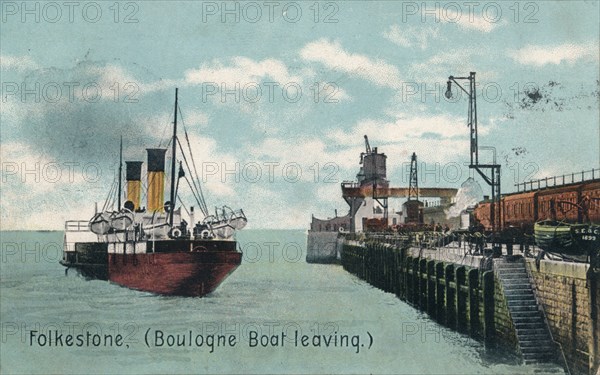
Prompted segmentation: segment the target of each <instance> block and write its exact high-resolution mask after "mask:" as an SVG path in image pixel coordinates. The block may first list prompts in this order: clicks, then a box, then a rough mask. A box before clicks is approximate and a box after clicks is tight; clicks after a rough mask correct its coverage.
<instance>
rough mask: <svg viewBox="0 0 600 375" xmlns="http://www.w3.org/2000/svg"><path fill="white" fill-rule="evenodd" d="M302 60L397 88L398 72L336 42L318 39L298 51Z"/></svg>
mask: <svg viewBox="0 0 600 375" xmlns="http://www.w3.org/2000/svg"><path fill="white" fill-rule="evenodd" d="M300 56H301V57H302V59H304V60H306V61H310V62H318V63H321V64H323V65H325V66H326V67H328V68H330V69H332V70H335V71H339V72H343V73H346V74H348V75H354V76H357V77H360V78H363V79H366V80H368V81H370V82H373V83H375V84H376V85H378V86H385V87H392V88H395V87H399V86H400V84H401V79H400V72H399V71H398V69H397V68H396V67H395V66H394V65H391V64H388V63H387V62H385V61H383V60H379V59H377V60H375V59H372V58H370V57H368V56H365V55H361V54H356V53H351V52H347V51H346V50H344V49H343V47H342V46H341V44H340V43H339V42H338V41H333V42H332V41H330V40H328V39H319V40H317V41H314V42H310V43H308V44H306V45H305V46H304V47H303V48H302V50H301V51H300Z"/></svg>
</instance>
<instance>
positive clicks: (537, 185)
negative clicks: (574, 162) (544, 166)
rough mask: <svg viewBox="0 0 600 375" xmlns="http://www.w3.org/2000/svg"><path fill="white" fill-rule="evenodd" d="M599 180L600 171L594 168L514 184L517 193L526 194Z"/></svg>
mask: <svg viewBox="0 0 600 375" xmlns="http://www.w3.org/2000/svg"><path fill="white" fill-rule="evenodd" d="M598 178H600V169H599V168H594V169H590V170H589V171H581V172H573V173H571V174H563V175H562V176H552V177H546V178H540V179H538V180H531V181H525V182H520V183H518V184H515V187H516V188H517V192H527V191H533V190H540V189H546V188H550V187H558V186H564V185H569V184H575V183H578V182H586V181H592V180H595V179H598Z"/></svg>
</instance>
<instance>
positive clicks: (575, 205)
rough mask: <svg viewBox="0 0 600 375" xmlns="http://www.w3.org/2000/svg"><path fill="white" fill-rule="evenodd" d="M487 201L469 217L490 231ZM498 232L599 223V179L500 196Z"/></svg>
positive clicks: (527, 230)
mask: <svg viewBox="0 0 600 375" xmlns="http://www.w3.org/2000/svg"><path fill="white" fill-rule="evenodd" d="M491 203H492V202H491V201H490V200H484V201H482V202H480V203H479V204H478V205H477V207H476V208H475V209H474V211H473V217H474V219H475V220H476V222H478V223H479V224H480V225H481V226H483V228H485V230H486V231H491V230H492V223H491V221H490V214H491ZM494 209H495V212H496V215H499V217H500V229H501V230H503V231H506V230H510V229H513V230H514V229H517V230H518V231H520V232H522V233H525V234H532V233H533V230H534V225H535V223H536V222H540V221H543V220H554V221H562V222H567V223H596V224H597V223H600V179H593V180H588V181H584V182H579V183H572V184H565V185H561V186H552V187H547V188H543V189H538V190H530V191H525V192H518V193H512V194H507V195H504V196H503V197H502V198H501V199H500V204H499V205H495V207H494Z"/></svg>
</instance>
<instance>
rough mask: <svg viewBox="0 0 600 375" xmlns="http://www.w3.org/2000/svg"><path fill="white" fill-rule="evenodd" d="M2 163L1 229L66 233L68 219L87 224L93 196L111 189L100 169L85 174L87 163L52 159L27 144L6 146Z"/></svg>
mask: <svg viewBox="0 0 600 375" xmlns="http://www.w3.org/2000/svg"><path fill="white" fill-rule="evenodd" d="M0 159H1V160H2V190H1V191H0V200H1V201H2V205H0V206H1V207H0V217H1V218H2V230H12V229H19V230H38V229H62V228H63V225H64V222H65V221H66V220H74V219H82V220H86V219H88V218H89V216H86V215H90V216H91V214H93V209H94V205H93V203H92V200H93V198H91V197H100V196H105V194H106V191H107V189H108V188H107V187H106V186H103V184H102V183H100V181H99V180H101V179H102V177H105V178H104V179H106V178H108V179H112V177H111V173H112V172H111V171H107V170H102V169H101V168H100V167H99V166H97V165H95V166H92V167H94V168H91V169H85V170H84V169H83V164H84V163H80V162H77V161H71V162H65V161H58V160H53V159H52V158H49V157H48V156H47V155H44V154H41V153H40V152H38V151H36V150H34V149H33V148H32V147H31V146H29V145H27V144H25V143H22V142H9V143H4V144H2V148H1V150H0ZM91 164H92V163H86V164H85V165H86V167H87V168H90V165H91ZM90 171H91V172H90ZM96 172H97V173H96ZM105 188H106V189H105Z"/></svg>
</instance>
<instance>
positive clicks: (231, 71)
mask: <svg viewBox="0 0 600 375" xmlns="http://www.w3.org/2000/svg"><path fill="white" fill-rule="evenodd" d="M266 78H269V79H271V80H273V81H275V82H277V83H279V84H280V85H285V84H288V83H291V82H295V83H298V82H301V81H302V79H301V78H300V77H298V76H294V75H292V74H290V72H289V71H288V68H287V66H286V65H285V64H284V63H283V62H282V61H280V60H276V59H266V60H262V61H255V60H252V59H250V58H247V57H242V56H237V57H234V58H232V59H231V61H230V65H225V64H223V63H222V62H221V61H219V60H213V61H212V63H210V64H203V65H202V66H201V67H200V68H198V69H192V70H188V71H186V72H185V81H186V82H187V83H189V84H203V83H216V84H217V85H218V86H221V85H222V84H224V85H226V87H227V88H228V89H232V88H234V87H235V85H236V84H239V85H240V87H242V88H243V87H244V85H247V84H260V82H261V81H263V80H264V79H266Z"/></svg>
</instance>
